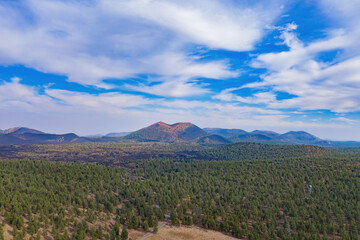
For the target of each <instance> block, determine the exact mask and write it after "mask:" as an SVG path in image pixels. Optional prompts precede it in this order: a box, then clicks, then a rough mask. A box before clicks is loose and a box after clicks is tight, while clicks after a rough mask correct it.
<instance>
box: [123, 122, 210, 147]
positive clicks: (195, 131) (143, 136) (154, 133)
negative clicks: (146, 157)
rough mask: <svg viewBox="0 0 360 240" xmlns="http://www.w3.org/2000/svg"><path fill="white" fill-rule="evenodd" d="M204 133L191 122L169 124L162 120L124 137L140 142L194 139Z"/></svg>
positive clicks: (204, 133) (204, 134)
mask: <svg viewBox="0 0 360 240" xmlns="http://www.w3.org/2000/svg"><path fill="white" fill-rule="evenodd" d="M206 135H208V133H206V132H205V131H204V130H202V129H201V128H199V127H197V126H196V125H194V124H192V123H175V124H172V125H170V124H166V123H164V122H157V123H155V124H152V125H150V126H148V127H145V128H142V129H140V130H138V131H135V132H133V133H130V134H129V135H126V136H125V137H124V139H127V140H134V141H141V142H151V141H163V142H179V141H196V140H198V139H199V138H200V137H203V136H206Z"/></svg>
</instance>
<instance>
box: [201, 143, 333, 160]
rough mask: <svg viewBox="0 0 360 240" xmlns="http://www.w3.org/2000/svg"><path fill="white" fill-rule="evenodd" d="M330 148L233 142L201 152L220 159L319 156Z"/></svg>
mask: <svg viewBox="0 0 360 240" xmlns="http://www.w3.org/2000/svg"><path fill="white" fill-rule="evenodd" d="M331 153H332V151H330V150H329V149H326V148H323V147H319V146H312V145H275V144H261V143H233V144H228V145H225V146H221V147H216V148H212V149H208V150H204V151H202V152H201V155H202V156H206V157H209V158H215V159H219V160H247V159H284V158H297V157H317V156H326V155H329V154H331Z"/></svg>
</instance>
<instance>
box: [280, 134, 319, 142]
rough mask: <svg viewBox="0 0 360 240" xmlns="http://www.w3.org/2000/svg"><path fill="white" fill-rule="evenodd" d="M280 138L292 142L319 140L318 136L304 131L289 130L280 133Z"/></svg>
mask: <svg viewBox="0 0 360 240" xmlns="http://www.w3.org/2000/svg"><path fill="white" fill-rule="evenodd" d="M280 138H281V139H283V140H286V141H289V142H294V143H309V142H317V141H321V139H320V138H318V137H315V136H314V135H312V134H310V133H307V132H304V131H297V132H295V131H291V132H287V133H284V134H282V135H280Z"/></svg>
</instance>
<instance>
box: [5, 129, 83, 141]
mask: <svg viewBox="0 0 360 240" xmlns="http://www.w3.org/2000/svg"><path fill="white" fill-rule="evenodd" d="M35 131H36V130H34V133H33V132H16V131H15V132H10V133H6V134H1V135H0V144H59V143H73V142H84V141H86V140H85V139H84V138H80V137H79V136H77V135H76V134H74V133H68V134H47V133H35ZM39 132H40V131H39Z"/></svg>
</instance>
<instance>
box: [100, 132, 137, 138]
mask: <svg viewBox="0 0 360 240" xmlns="http://www.w3.org/2000/svg"><path fill="white" fill-rule="evenodd" d="M130 133H131V132H117V133H116V132H113V133H108V134H106V135H105V136H104V137H123V136H126V135H129V134H130Z"/></svg>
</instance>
